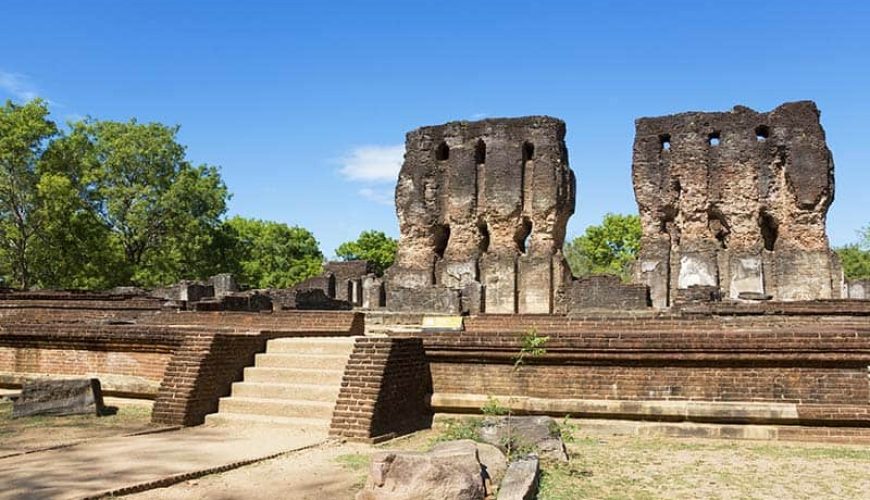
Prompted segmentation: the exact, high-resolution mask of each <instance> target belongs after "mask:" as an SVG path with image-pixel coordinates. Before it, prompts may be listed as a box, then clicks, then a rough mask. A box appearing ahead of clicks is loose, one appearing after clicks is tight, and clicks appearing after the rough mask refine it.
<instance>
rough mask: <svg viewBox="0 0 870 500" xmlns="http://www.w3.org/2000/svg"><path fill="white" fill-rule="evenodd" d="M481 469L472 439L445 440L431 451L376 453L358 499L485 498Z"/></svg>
mask: <svg viewBox="0 0 870 500" xmlns="http://www.w3.org/2000/svg"><path fill="white" fill-rule="evenodd" d="M481 472H482V468H481V464H480V461H479V459H478V452H477V446H476V445H475V443H474V442H472V441H460V442H454V443H445V445H443V446H442V447H440V448H438V449H435V450H432V451H430V452H428V453H414V452H392V451H388V452H384V453H380V454H377V455H375V456H374V457H372V464H371V468H370V470H369V477H368V479H367V480H366V484H365V487H364V488H363V490H362V491H360V492H359V493H357V495H356V500H400V499H402V500H404V499H409V498H413V499H417V500H442V499H447V498H450V499H454V500H483V499H484V498H485V497H486V489H485V486H484V481H483V475H482V473H481Z"/></svg>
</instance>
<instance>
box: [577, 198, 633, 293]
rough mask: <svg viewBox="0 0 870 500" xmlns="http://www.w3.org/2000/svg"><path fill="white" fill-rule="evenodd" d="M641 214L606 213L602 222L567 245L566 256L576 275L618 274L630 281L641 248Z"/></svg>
mask: <svg viewBox="0 0 870 500" xmlns="http://www.w3.org/2000/svg"><path fill="white" fill-rule="evenodd" d="M640 237H641V227H640V217H638V216H637V215H620V214H610V213H609V214H606V215H605V216H604V220H603V221H602V223H601V224H600V225H596V226H589V227H587V228H586V232H585V233H584V234H583V235H582V236H579V237H577V238H574V239H573V240H571V241H569V242H567V243H566V244H565V249H564V253H565V258H566V259H567V260H568V265H569V266H570V267H571V271H572V272H573V273H574V275H575V276H584V275H588V274H600V273H607V274H616V275H618V276H620V277H621V278H622V279H624V280H627V279H628V278H629V276H630V274H631V265H632V263H633V262H634V260H635V258H636V256H637V252H638V250H639V249H640Z"/></svg>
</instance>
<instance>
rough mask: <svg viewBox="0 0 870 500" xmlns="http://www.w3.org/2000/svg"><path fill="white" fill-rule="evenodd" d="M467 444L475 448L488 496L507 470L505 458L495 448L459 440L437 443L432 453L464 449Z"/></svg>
mask: <svg viewBox="0 0 870 500" xmlns="http://www.w3.org/2000/svg"><path fill="white" fill-rule="evenodd" d="M467 443H471V444H473V445H474V446H475V447H476V448H477V458H478V460H479V461H480V464H481V465H482V466H483V471H482V474H483V480H484V483H485V484H486V491H487V493H488V494H490V493H492V492H493V491H495V486H496V485H498V484H499V483H501V480H502V478H503V477H504V474H505V472H506V471H507V468H508V463H507V457H506V456H505V454H504V453H502V451H501V450H500V449H498V447H497V446H493V445H491V444H488V443H481V442H477V441H472V440H470V439H460V440H457V441H447V442H444V443H438V444H437V445H435V447H434V448H433V449H432V451H438V452H444V451H445V450H450V449H456V447H465V446H467Z"/></svg>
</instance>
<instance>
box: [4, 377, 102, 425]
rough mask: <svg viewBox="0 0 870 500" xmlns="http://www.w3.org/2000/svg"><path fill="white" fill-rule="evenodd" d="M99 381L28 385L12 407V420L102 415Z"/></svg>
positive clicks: (67, 381)
mask: <svg viewBox="0 0 870 500" xmlns="http://www.w3.org/2000/svg"><path fill="white" fill-rule="evenodd" d="M107 411H108V409H107V408H106V407H105V406H104V405H103V393H102V390H101V388H100V381H99V380H98V379H95V378H91V379H71V380H50V379H38V380H33V381H30V382H27V383H25V384H24V386H23V387H22V389H21V396H20V397H19V398H18V399H17V400H16V401H15V402H14V404H13V405H12V417H13V418H18V417H29V416H34V415H55V416H60V415H87V414H91V415H103V414H105V413H106V412H107Z"/></svg>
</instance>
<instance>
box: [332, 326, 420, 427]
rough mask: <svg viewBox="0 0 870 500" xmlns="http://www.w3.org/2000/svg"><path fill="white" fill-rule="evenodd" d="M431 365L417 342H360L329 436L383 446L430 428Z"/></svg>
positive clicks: (381, 340) (342, 388) (342, 387)
mask: <svg viewBox="0 0 870 500" xmlns="http://www.w3.org/2000/svg"><path fill="white" fill-rule="evenodd" d="M431 393H432V379H431V376H430V374H429V364H428V362H427V361H426V355H425V353H424V351H423V343H422V341H421V340H420V339H416V338H402V339H389V338H371V337H370V338H360V339H357V340H356V343H355V345H354V350H353V353H352V354H351V356H350V360H349V361H348V364H347V367H346V368H345V372H344V378H343V380H342V383H341V392H340V394H339V396H338V401H337V402H336V405H335V411H334V414H333V417H332V424H331V427H330V434H331V435H333V436H339V437H344V438H350V439H354V440H358V441H381V440H384V439H389V438H392V437H396V436H399V435H402V434H407V433H409V432H414V431H417V430H420V429H425V428H428V427H429V425H430V424H431V421H432V412H431V410H430V409H429V406H428V402H427V401H428V397H429V395H430V394H431Z"/></svg>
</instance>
